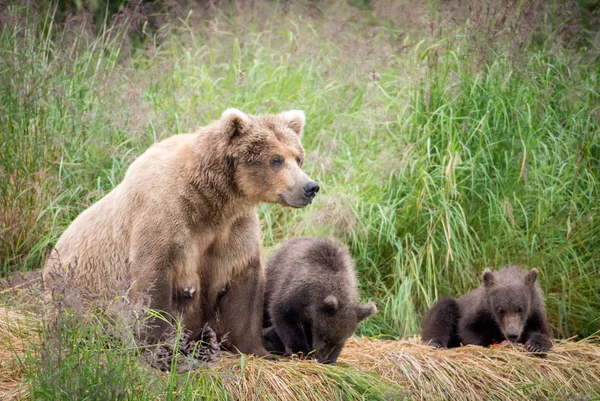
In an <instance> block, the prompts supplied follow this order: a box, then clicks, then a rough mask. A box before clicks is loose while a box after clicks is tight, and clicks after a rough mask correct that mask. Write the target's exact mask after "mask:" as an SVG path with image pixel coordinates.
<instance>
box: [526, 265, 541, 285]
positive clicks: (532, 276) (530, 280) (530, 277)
mask: <svg viewBox="0 0 600 401" xmlns="http://www.w3.org/2000/svg"><path fill="white" fill-rule="evenodd" d="M538 274H539V271H538V269H531V270H529V271H528V272H527V275H526V276H525V285H527V286H529V287H532V286H533V285H534V284H535V281H536V280H537V276H538Z"/></svg>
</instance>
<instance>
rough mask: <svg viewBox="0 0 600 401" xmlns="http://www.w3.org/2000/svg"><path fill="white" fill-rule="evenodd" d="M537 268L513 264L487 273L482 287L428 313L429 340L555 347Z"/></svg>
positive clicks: (435, 342) (445, 301)
mask: <svg viewBox="0 0 600 401" xmlns="http://www.w3.org/2000/svg"><path fill="white" fill-rule="evenodd" d="M537 276H538V271H537V269H531V270H529V271H526V270H524V269H522V268H520V267H518V266H507V267H505V268H503V269H501V270H499V271H496V272H492V271H491V270H489V269H488V270H486V271H485V272H484V273H483V276H482V286H481V287H480V288H477V289H475V290H473V291H471V292H469V293H467V294H465V295H463V296H461V297H459V298H457V299H454V298H443V299H440V300H439V301H438V302H436V303H435V304H434V305H433V307H432V308H431V310H430V311H429V312H428V313H427V315H425V318H424V319H423V327H422V329H423V330H422V339H423V342H425V343H428V344H430V345H432V346H434V347H443V348H446V347H449V348H450V347H458V346H460V345H461V344H463V345H467V344H474V345H481V346H484V347H487V346H490V345H492V344H496V343H500V342H502V341H504V340H509V341H510V342H518V343H523V344H524V345H525V348H526V349H527V350H529V351H531V352H542V353H543V352H546V351H548V350H549V349H550V348H551V347H552V339H551V332H550V328H549V326H548V324H547V323H546V316H545V311H544V299H543V297H542V292H541V290H540V287H539V285H538V284H537Z"/></svg>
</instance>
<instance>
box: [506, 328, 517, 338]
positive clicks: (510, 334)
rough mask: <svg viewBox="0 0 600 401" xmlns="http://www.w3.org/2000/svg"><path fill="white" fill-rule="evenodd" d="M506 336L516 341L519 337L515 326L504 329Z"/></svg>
mask: <svg viewBox="0 0 600 401" xmlns="http://www.w3.org/2000/svg"><path fill="white" fill-rule="evenodd" d="M506 338H508V339H509V340H510V341H517V340H518V339H519V331H518V330H517V329H516V328H515V327H509V328H508V330H507V331H506Z"/></svg>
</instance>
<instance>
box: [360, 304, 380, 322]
mask: <svg viewBox="0 0 600 401" xmlns="http://www.w3.org/2000/svg"><path fill="white" fill-rule="evenodd" d="M375 313H377V306H375V303H374V302H369V303H368V304H362V305H358V306H357V308H356V318H357V319H358V321H359V322H361V321H363V320H365V319H366V318H368V317H369V316H372V315H374V314H375Z"/></svg>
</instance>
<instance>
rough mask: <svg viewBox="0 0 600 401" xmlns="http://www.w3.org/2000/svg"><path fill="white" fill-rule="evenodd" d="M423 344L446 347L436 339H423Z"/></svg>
mask: <svg viewBox="0 0 600 401" xmlns="http://www.w3.org/2000/svg"><path fill="white" fill-rule="evenodd" d="M423 344H425V345H429V346H430V347H433V348H446V346H445V345H444V344H442V343H440V342H438V341H435V340H429V341H423Z"/></svg>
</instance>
